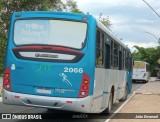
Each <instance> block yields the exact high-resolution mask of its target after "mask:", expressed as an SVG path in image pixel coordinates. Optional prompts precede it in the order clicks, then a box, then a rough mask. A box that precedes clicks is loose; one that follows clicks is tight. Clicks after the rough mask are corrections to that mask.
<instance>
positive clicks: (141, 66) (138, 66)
mask: <svg viewBox="0 0 160 122" xmlns="http://www.w3.org/2000/svg"><path fill="white" fill-rule="evenodd" d="M133 68H135V69H144V68H145V63H144V62H134V66H133Z"/></svg>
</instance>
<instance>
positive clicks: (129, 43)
mask: <svg viewBox="0 0 160 122" xmlns="http://www.w3.org/2000/svg"><path fill="white" fill-rule="evenodd" d="M124 44H125V45H127V46H128V48H129V49H130V50H131V52H134V51H135V50H137V49H135V48H134V47H133V46H135V45H137V46H139V47H144V48H151V47H154V48H155V47H157V46H158V44H156V43H155V42H149V43H144V42H138V43H136V42H133V41H127V42H124Z"/></svg>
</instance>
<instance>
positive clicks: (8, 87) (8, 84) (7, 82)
mask: <svg viewBox="0 0 160 122" xmlns="http://www.w3.org/2000/svg"><path fill="white" fill-rule="evenodd" d="M3 87H4V89H6V90H7V91H11V81H10V68H9V67H7V68H6V69H5V71H4V79H3Z"/></svg>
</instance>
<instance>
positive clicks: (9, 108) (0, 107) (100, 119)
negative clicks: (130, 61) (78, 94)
mask: <svg viewBox="0 0 160 122" xmlns="http://www.w3.org/2000/svg"><path fill="white" fill-rule="evenodd" d="M1 82H2V78H0V83H1ZM143 85H144V83H133V84H132V92H133V91H135V90H136V89H138V88H139V87H141V86H143ZM130 95H131V94H130ZM130 95H129V96H130ZM122 104H123V102H119V103H117V104H115V105H113V110H112V112H111V113H114V112H115V111H116V110H117V109H118V108H119V107H120V106H121V105H122ZM0 113H35V114H37V113H39V114H41V113H47V114H52V115H53V116H54V115H57V114H59V115H60V117H62V119H63V115H66V114H68V113H71V112H66V111H57V110H54V111H48V110H47V109H45V108H34V107H24V106H16V105H5V104H3V103H2V102H0ZM71 114H73V115H74V114H77V113H71ZM90 115H91V116H94V120H91V119H86V120H85V122H86V121H87V122H105V121H106V119H107V118H108V117H109V116H110V115H100V114H89V116H90ZM32 121H33V120H11V121H10V120H7V121H6V120H5V121H4V120H0V122H32ZM38 121H40V120H38ZM48 121H54V122H55V121H60V120H45V122H48ZM62 121H64V122H66V121H71V120H62ZM72 121H73V120H72ZM74 121H76V122H80V121H82V120H81V119H74ZM83 121H84V120H83Z"/></svg>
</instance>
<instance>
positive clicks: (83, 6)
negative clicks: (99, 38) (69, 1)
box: [75, 0, 160, 52]
mask: <svg viewBox="0 0 160 122" xmlns="http://www.w3.org/2000/svg"><path fill="white" fill-rule="evenodd" d="M75 1H77V5H78V8H79V9H80V10H81V11H83V12H84V13H87V12H89V14H91V15H93V16H94V17H98V16H99V15H100V13H102V17H104V18H107V17H109V20H110V21H111V23H112V27H111V30H112V33H113V34H114V35H115V36H116V37H117V38H118V39H122V40H121V41H122V42H123V43H124V44H126V45H128V47H129V48H130V49H131V51H132V52H133V51H134V50H135V48H134V47H133V46H134V45H138V46H140V47H156V46H158V45H159V44H158V40H157V39H156V38H160V17H158V16H157V15H156V14H155V13H154V12H153V11H152V10H151V9H150V8H149V7H148V6H147V4H146V3H145V2H144V1H143V0H75ZM145 1H146V2H147V3H149V5H150V6H152V8H154V10H155V11H156V12H157V13H158V14H159V15H160V0H145ZM149 33H150V34H149ZM153 35H154V36H155V37H156V38H155V37H154V36H153Z"/></svg>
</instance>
